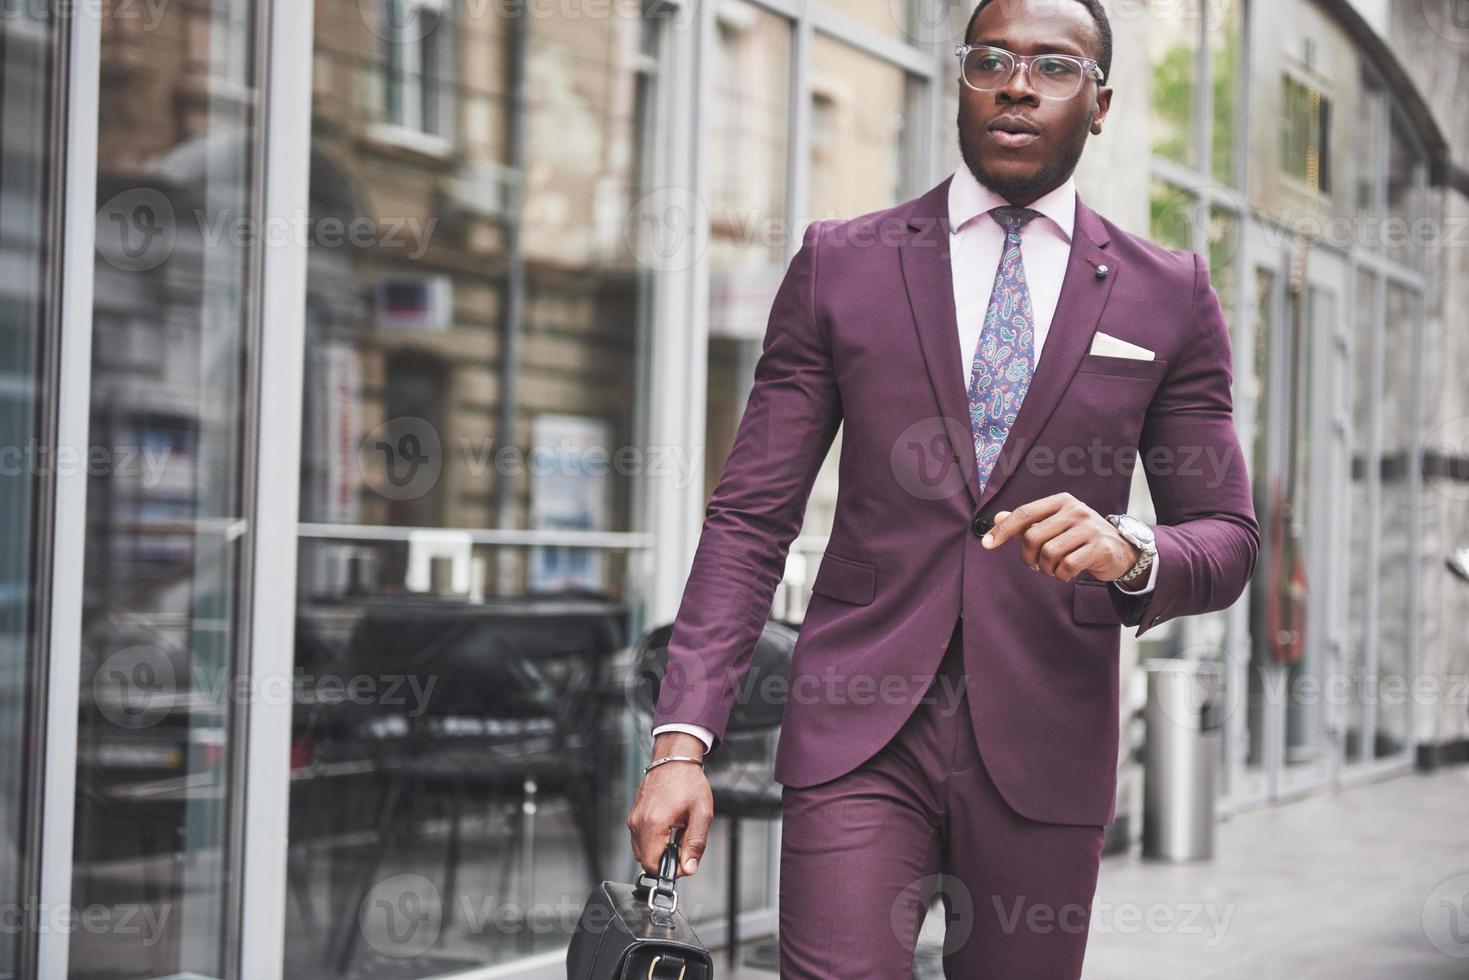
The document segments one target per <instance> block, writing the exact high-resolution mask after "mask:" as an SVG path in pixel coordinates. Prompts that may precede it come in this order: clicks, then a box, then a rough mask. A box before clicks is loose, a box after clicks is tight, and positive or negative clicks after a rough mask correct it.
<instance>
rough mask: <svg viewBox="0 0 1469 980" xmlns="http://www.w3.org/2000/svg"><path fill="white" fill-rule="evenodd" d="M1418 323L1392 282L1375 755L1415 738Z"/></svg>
mask: <svg viewBox="0 0 1469 980" xmlns="http://www.w3.org/2000/svg"><path fill="white" fill-rule="evenodd" d="M1417 320H1418V301H1417V298H1416V297H1415V296H1414V294H1413V293H1412V292H1410V291H1409V290H1407V289H1406V288H1404V287H1402V286H1400V285H1398V284H1397V283H1394V282H1389V283H1388V286H1387V311H1386V317H1385V319H1384V321H1383V338H1382V360H1383V390H1384V391H1390V392H1396V393H1399V394H1398V396H1397V397H1393V398H1383V399H1381V400H1380V401H1379V402H1378V404H1379V406H1380V409H1379V410H1380V411H1381V413H1382V423H1381V426H1380V427H1379V431H1380V433H1381V439H1382V452H1381V455H1380V456H1379V459H1378V473H1379V479H1380V480H1381V481H1382V493H1381V500H1382V513H1381V516H1380V518H1379V520H1378V523H1377V546H1378V549H1379V552H1380V558H1379V560H1378V563H1377V570H1378V574H1377V582H1378V602H1377V670H1376V680H1377V686H1376V688H1375V691H1374V693H1375V695H1376V698H1375V702H1376V712H1377V739H1376V744H1375V746H1374V753H1373V754H1374V755H1375V756H1376V757H1378V758H1381V757H1383V756H1390V755H1396V754H1397V753H1400V752H1402V751H1403V750H1404V749H1405V748H1406V747H1407V740H1408V723H1409V712H1408V697H1409V694H1410V692H1411V687H1410V683H1409V682H1410V681H1411V679H1412V678H1411V677H1410V676H1409V674H1408V669H1409V666H1410V663H1409V643H1410V640H1411V637H1412V634H1411V631H1410V629H1411V624H1412V619H1413V616H1414V606H1413V601H1414V599H1415V596H1414V595H1413V594H1412V592H1411V591H1410V585H1411V582H1410V577H1411V574H1412V568H1413V562H1414V555H1415V552H1416V549H1415V547H1414V543H1413V536H1412V530H1413V523H1412V522H1413V506H1414V497H1413V491H1412V483H1413V471H1414V469H1415V468H1416V461H1415V460H1414V458H1413V454H1412V446H1413V433H1414V431H1416V430H1417V429H1418V427H1419V420H1418V418H1417V416H1416V415H1415V412H1416V410H1417V409H1416V406H1417V404H1418V399H1417V397H1415V396H1414V395H1413V392H1414V391H1416V386H1415V385H1414V379H1413V364H1414V360H1415V348H1416V344H1415V338H1416V336H1417V332H1418V331H1417Z"/></svg>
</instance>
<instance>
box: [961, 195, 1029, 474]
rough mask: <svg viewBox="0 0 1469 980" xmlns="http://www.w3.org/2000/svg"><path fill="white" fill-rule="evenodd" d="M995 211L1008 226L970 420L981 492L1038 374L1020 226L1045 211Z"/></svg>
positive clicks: (977, 354)
mask: <svg viewBox="0 0 1469 980" xmlns="http://www.w3.org/2000/svg"><path fill="white" fill-rule="evenodd" d="M990 214H992V215H994V218H995V220H996V221H998V222H999V223H1000V226H1001V227H1003V228H1004V229H1005V246H1004V251H1003V252H1002V253H1001V255H1000V267H999V269H997V270H996V271H995V285H994V289H993V290H992V291H991V293H990V302H989V307H988V309H986V310H985V314H984V326H983V328H981V330H980V334H979V345H978V346H977V347H976V348H975V350H974V363H973V365H972V366H971V368H970V374H969V423H970V427H971V428H972V429H973V430H974V459H975V462H976V463H977V464H978V467H979V486H980V489H981V490H983V489H984V487H985V484H987V483H988V482H989V478H990V474H991V473H993V472H994V469H995V463H996V462H998V461H999V458H1000V447H1001V446H1003V445H1004V444H1005V437H1006V436H1007V435H1009V434H1010V426H1012V425H1014V424H1015V415H1016V413H1017V412H1019V411H1020V403H1021V402H1022V401H1024V400H1025V393H1026V391H1027V390H1029V388H1030V378H1031V375H1032V374H1033V373H1034V372H1035V320H1034V316H1033V314H1032V312H1031V306H1030V289H1029V287H1028V286H1026V284H1025V266H1024V264H1023V263H1022V262H1021V259H1020V229H1021V228H1023V227H1025V225H1026V224H1027V223H1028V222H1029V221H1030V220H1031V219H1033V218H1036V217H1038V216H1039V215H1040V212H1039V211H1035V210H1033V209H1031V208H1020V207H1013V206H1008V207H999V208H994V209H992V210H991V211H990Z"/></svg>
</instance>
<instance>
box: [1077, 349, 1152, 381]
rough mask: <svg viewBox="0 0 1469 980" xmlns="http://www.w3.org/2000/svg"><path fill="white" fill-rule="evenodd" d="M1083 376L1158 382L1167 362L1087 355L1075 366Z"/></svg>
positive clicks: (1108, 355) (1106, 355)
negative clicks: (1098, 375) (1092, 375)
mask: <svg viewBox="0 0 1469 980" xmlns="http://www.w3.org/2000/svg"><path fill="white" fill-rule="evenodd" d="M1076 369H1077V370H1078V371H1081V372H1083V373H1085V374H1107V375H1111V376H1112V377H1116V378H1147V379H1150V380H1154V381H1156V380H1158V379H1159V378H1161V377H1163V375H1164V374H1166V373H1167V372H1168V362H1167V361H1160V360H1157V359H1156V358H1155V359H1153V360H1150V361H1145V360H1143V359H1141V358H1137V357H1114V356H1112V355H1111V354H1087V355H1085V356H1083V357H1082V359H1081V363H1080V364H1078V365H1077V366H1076Z"/></svg>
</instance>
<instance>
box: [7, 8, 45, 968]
mask: <svg viewBox="0 0 1469 980" xmlns="http://www.w3.org/2000/svg"><path fill="white" fill-rule="evenodd" d="M45 10H46V7H45V6H44V5H38V4H31V5H22V6H21V7H19V8H18V9H17V10H15V11H7V13H6V14H5V16H0V118H3V119H4V122H5V125H4V127H3V128H0V269H3V270H4V280H3V288H0V447H5V454H4V457H3V462H4V466H3V467H0V908H4V909H10V910H14V909H18V908H20V907H21V903H22V901H23V898H24V895H25V892H26V883H27V880H28V878H29V874H30V871H31V870H34V869H29V868H27V863H28V859H29V858H30V857H31V856H32V855H33V854H34V851H33V850H32V848H31V847H30V846H29V844H28V841H29V840H30V839H32V837H33V834H34V831H35V830H36V828H35V827H34V826H32V825H31V822H30V820H29V814H28V812H27V805H28V801H29V800H31V799H32V798H33V796H34V793H33V791H32V787H33V786H34V785H35V780H36V771H35V767H36V763H38V762H39V759H38V753H37V752H35V751H34V748H33V747H34V746H36V745H38V744H40V743H39V739H38V736H37V732H36V722H37V720H38V719H37V718H36V717H35V716H33V714H32V712H31V710H30V705H31V704H32V703H33V699H35V698H36V697H37V695H38V693H39V692H38V690H37V687H38V685H39V684H40V683H41V681H42V678H41V676H40V674H39V668H40V666H41V664H42V663H43V662H44V661H43V660H42V659H41V658H40V657H38V656H37V655H36V652H37V650H38V649H39V646H40V644H41V643H42V642H43V637H44V626H43V623H42V622H41V620H40V618H39V616H38V611H39V610H40V609H42V608H44V605H43V603H42V597H43V594H44V591H45V586H44V584H43V574H44V573H43V570H42V567H41V566H40V565H38V555H37V551H38V549H39V548H41V547H43V545H42V542H43V541H44V540H45V538H46V534H45V530H44V511H43V510H42V506H43V504H42V502H43V501H44V499H45V497H46V494H47V490H48V488H49V485H50V484H49V480H48V479H47V474H46V471H45V469H44V467H43V466H41V465H36V464H38V463H44V462H45V461H46V456H44V455H37V454H33V452H32V451H33V450H40V449H41V448H42V446H43V445H47V446H48V448H49V440H47V441H45V442H43V440H45V439H46V436H45V432H46V428H47V427H46V425H45V418H46V416H47V415H48V414H49V410H48V405H50V403H51V401H52V397H53V393H52V392H51V390H50V388H49V386H48V384H47V380H46V379H47V377H48V372H47V370H46V362H47V359H48V358H47V354H46V350H45V345H44V342H43V341H44V338H45V336H46V324H47V317H48V315H49V314H50V313H51V303H50V297H49V295H48V292H47V285H46V284H47V277H48V275H49V270H50V269H51V266H52V263H53V254H52V248H53V246H52V245H51V241H52V240H51V238H50V237H49V236H48V234H47V222H48V221H49V219H50V215H51V211H52V207H53V202H52V201H51V198H50V195H49V193H48V184H49V182H50V179H51V176H52V174H53V171H54V170H55V167H56V160H55V158H54V157H53V154H52V151H51V146H52V132H51V128H50V125H49V118H50V112H51V104H52V101H53V97H54V92H53V87H52V84H51V79H52V64H53V59H54V58H55V56H56V39H57V30H56V24H55V22H54V21H53V20H52V19H51V18H50V17H49V16H48V15H46V14H45ZM16 919H17V917H16V916H14V915H11V916H9V918H8V919H7V922H8V923H10V924H13V923H14V922H15V921H16ZM20 943H21V935H20V933H19V930H17V929H15V928H4V929H0V976H19V975H21V970H20V967H21V961H22V959H23V956H24V954H23V952H22V950H21V948H20Z"/></svg>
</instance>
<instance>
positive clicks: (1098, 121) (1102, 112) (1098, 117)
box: [1091, 88, 1112, 136]
mask: <svg viewBox="0 0 1469 980" xmlns="http://www.w3.org/2000/svg"><path fill="white" fill-rule="evenodd" d="M1111 107H1112V90H1111V89H1110V88H1099V89H1097V111H1096V112H1094V113H1092V124H1091V134H1092V135H1093V136H1100V135H1102V123H1103V121H1105V120H1106V118H1107V110H1108V109H1110V108H1111Z"/></svg>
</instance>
